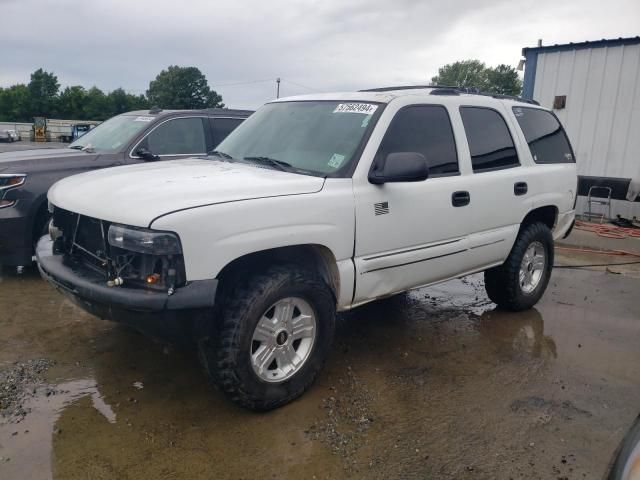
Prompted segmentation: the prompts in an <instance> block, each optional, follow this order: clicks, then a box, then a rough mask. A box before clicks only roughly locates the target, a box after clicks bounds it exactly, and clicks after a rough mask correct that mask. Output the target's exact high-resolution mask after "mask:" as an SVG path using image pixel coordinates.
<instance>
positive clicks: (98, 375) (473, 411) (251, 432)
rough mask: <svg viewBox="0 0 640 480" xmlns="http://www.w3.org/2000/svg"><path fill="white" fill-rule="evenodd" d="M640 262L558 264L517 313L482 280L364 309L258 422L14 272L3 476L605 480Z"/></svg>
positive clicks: (631, 366)
mask: <svg viewBox="0 0 640 480" xmlns="http://www.w3.org/2000/svg"><path fill="white" fill-rule="evenodd" d="M606 260H611V261H620V258H615V257H606V256H602V255H599V256H597V257H588V256H585V255H582V256H576V255H573V256H571V257H568V256H562V255H560V256H559V258H558V259H557V263H565V264H566V263H574V264H575V263H594V262H602V261H606ZM639 271H640V269H634V268H632V267H626V268H622V267H618V268H612V269H603V268H600V269H586V270H585V269H582V270H570V269H557V270H555V271H554V273H553V277H552V281H551V284H550V287H549V289H548V290H547V293H546V294H545V296H544V298H543V300H542V301H541V303H540V304H539V305H538V306H537V307H536V308H535V309H533V310H530V311H527V312H523V313H517V314H513V313H505V312H500V311H496V310H494V305H493V304H491V303H490V302H489V301H488V299H487V298H486V296H485V294H484V290H483V284H482V277H481V276H479V275H476V276H472V277H469V278H466V279H463V280H455V281H452V282H448V283H446V284H443V285H440V286H438V287H433V288H429V289H422V290H418V291H415V292H412V293H410V294H408V295H404V296H400V297H398V298H394V299H390V300H386V301H383V302H378V303H376V304H371V305H369V306H366V307H363V308H360V309H358V310H356V311H353V312H350V313H348V314H344V315H342V316H341V317H340V321H339V326H338V330H337V337H336V342H335V346H334V349H333V353H332V354H331V357H330V359H329V362H328V365H327V367H326V369H325V370H324V372H323V373H322V374H321V376H320V377H319V379H318V381H317V382H316V384H315V385H314V386H313V387H312V388H311V390H310V391H309V392H308V393H307V394H306V395H304V396H303V397H302V398H301V399H299V400H297V401H296V402H294V403H292V404H291V405H288V406H286V407H284V408H281V409H279V410H277V411H274V412H270V413H267V414H256V413H251V412H247V411H244V410H241V409H239V408H237V407H235V406H234V405H232V404H230V403H229V402H227V401H226V400H225V399H224V398H223V397H222V396H221V395H220V394H219V393H218V392H216V391H215V390H214V389H213V388H211V387H210V386H209V385H208V384H207V381H206V379H205V377H204V375H203V374H202V373H201V370H200V368H199V366H198V362H197V359H196V358H195V356H194V355H193V354H191V353H190V352H182V351H179V350H176V349H174V348H171V347H168V346H166V345H164V344H162V343H159V342H154V341H151V340H148V339H147V338H145V337H143V336H141V335H139V334H137V333H135V332H133V331H131V330H128V329H127V328H125V327H121V326H118V325H115V324H112V323H108V322H105V321H101V320H98V319H95V318H93V317H91V316H90V315H88V314H86V313H84V312H83V311H81V310H79V309H78V308H76V307H74V306H73V305H72V304H71V303H70V302H68V301H67V300H65V299H63V297H62V296H60V295H59V294H58V293H57V292H55V291H54V290H53V289H52V288H51V287H49V286H48V285H47V284H45V283H44V282H43V281H41V280H40V279H39V277H38V276H37V275H36V274H35V273H34V272H27V273H25V274H24V275H22V276H16V275H15V274H14V273H13V272H12V271H7V270H5V271H3V272H2V273H1V274H0V332H2V334H1V335H0V389H4V391H3V392H2V393H1V394H0V406H1V407H2V410H3V416H2V417H0V457H1V458H0V479H3V480H4V479H46V478H55V479H111V478H118V479H178V478H193V479H200V478H203V479H204V478H208V479H211V478H233V479H241V478H256V477H260V478H265V479H266V478H289V477H291V478H293V477H297V478H318V479H322V478H434V479H453V478H456V479H465V478H474V479H478V478H481V479H484V478H487V479H509V478H514V479H516V478H526V479H530V478H531V479H533V478H536V479H537V478H542V479H560V478H569V479H583V478H588V479H591V478H596V479H598V478H602V476H603V475H604V473H605V471H606V469H607V465H608V463H609V461H610V459H611V456H612V455H613V453H614V451H615V449H616V447H617V445H618V443H619V442H620V440H621V439H622V437H623V436H624V434H625V432H626V430H627V429H628V428H629V426H630V425H631V423H632V421H633V420H634V418H635V417H636V416H637V415H638V413H639V412H640V349H639V348H638V340H639V338H640V300H639V297H640V278H639V277H640V275H638V272H639ZM614 272H618V273H614ZM620 272H623V273H622V274H621V273H620Z"/></svg>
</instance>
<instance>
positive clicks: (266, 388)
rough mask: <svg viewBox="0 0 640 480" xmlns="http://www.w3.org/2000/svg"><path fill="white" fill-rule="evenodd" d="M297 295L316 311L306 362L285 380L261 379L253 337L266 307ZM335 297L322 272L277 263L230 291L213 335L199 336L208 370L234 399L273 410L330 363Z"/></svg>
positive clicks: (236, 401) (205, 365) (290, 398)
mask: <svg viewBox="0 0 640 480" xmlns="http://www.w3.org/2000/svg"><path fill="white" fill-rule="evenodd" d="M291 296H297V297H300V298H303V299H304V300H306V301H307V302H308V303H309V305H311V307H312V308H313V310H314V313H315V315H316V328H317V333H316V338H315V341H314V345H313V347H312V350H311V352H310V354H309V357H308V358H307V360H306V361H305V363H304V364H303V365H302V366H301V367H300V370H299V371H298V372H296V373H294V374H293V375H292V376H291V377H289V378H288V379H286V380H283V381H282V382H279V383H268V382H265V381H263V380H261V379H260V378H259V377H258V375H257V374H256V373H255V372H254V370H253V367H252V364H251V356H250V349H251V341H252V336H253V332H254V329H255V326H256V325H257V323H258V321H259V320H260V318H261V317H262V315H263V314H264V312H265V311H267V309H268V308H269V307H270V306H271V305H273V304H274V303H275V302H277V301H278V300H279V299H282V298H286V297H291ZM335 310H336V303H335V299H334V296H333V294H332V292H331V290H330V289H329V287H328V286H327V285H326V283H325V282H324V281H323V280H322V279H321V278H319V277H318V276H317V275H315V274H313V273H311V272H308V271H306V270H304V269H302V268H300V267H298V266H297V265H281V266H272V267H270V268H268V269H267V270H266V271H265V272H264V273H260V274H255V275H253V276H250V277H249V278H248V279H246V280H244V281H242V280H240V281H239V284H238V285H236V286H234V287H233V288H232V289H231V290H230V291H228V292H227V293H226V294H225V295H224V298H222V299H221V307H220V308H219V309H218V311H217V315H216V317H217V319H216V322H215V326H214V328H213V330H212V331H211V332H210V335H208V336H204V337H202V338H200V340H199V341H198V353H199V357H200V361H201V363H202V364H203V366H204V368H205V371H206V373H207V374H208V376H209V377H210V379H211V380H212V381H213V383H214V384H215V385H216V386H217V387H218V389H219V390H221V391H222V392H223V393H224V394H225V395H226V396H227V397H228V398H229V399H230V400H231V401H232V402H234V403H236V404H237V405H240V406H242V407H244V408H247V409H250V410H257V411H266V410H272V409H274V408H277V407H280V406H282V405H285V404H287V403H289V402H291V401H292V400H294V399H296V398H297V397H299V396H300V395H302V394H303V393H304V392H305V391H306V390H307V389H308V388H309V387H310V386H311V384H312V383H313V381H314V380H315V378H316V376H317V375H318V373H319V372H320V370H321V369H322V367H323V366H324V363H325V360H326V358H327V355H328V353H329V350H330V348H331V344H332V341H333V336H334V332H335V315H336V314H335Z"/></svg>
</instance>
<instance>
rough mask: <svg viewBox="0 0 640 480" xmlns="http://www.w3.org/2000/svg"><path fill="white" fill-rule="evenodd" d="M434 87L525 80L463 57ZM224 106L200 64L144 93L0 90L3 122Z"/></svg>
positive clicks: (502, 88)
mask: <svg viewBox="0 0 640 480" xmlns="http://www.w3.org/2000/svg"><path fill="white" fill-rule="evenodd" d="M431 83H432V85H448V86H456V87H464V88H472V89H478V90H480V91H483V92H488V93H498V94H503V95H520V92H521V90H522V81H521V80H520V78H519V77H518V72H517V71H516V69H515V68H513V67H510V66H508V65H498V66H497V67H487V66H486V65H485V64H484V63H482V62H481V61H479V60H462V61H459V62H455V63H451V64H448V65H445V66H443V67H441V68H440V69H439V70H438V75H436V76H434V77H433V78H432V79H431ZM152 106H158V107H160V108H165V109H198V108H214V107H224V103H222V97H221V96H220V95H218V93H216V92H215V91H214V90H211V88H210V87H209V84H208V82H207V78H206V77H205V76H204V75H203V74H202V72H201V71H200V70H199V69H198V68H196V67H179V66H177V65H172V66H170V67H168V68H167V69H166V70H162V71H161V72H160V73H159V74H158V75H157V76H156V78H155V79H154V80H152V81H151V82H150V83H149V88H148V90H147V91H146V93H145V94H144V95H134V94H131V93H127V92H125V91H124V90H123V89H122V88H117V89H115V90H113V91H111V92H109V93H105V92H103V91H102V90H100V89H99V88H98V87H91V88H89V89H86V88H84V87H82V86H80V85H74V86H70V87H65V88H64V89H62V90H60V84H59V83H58V78H57V77H56V76H55V74H54V73H52V72H46V71H44V70H43V69H42V68H39V69H38V70H36V71H35V72H33V73H32V74H31V80H30V81H29V83H28V84H26V85H25V84H18V85H13V86H11V87H8V88H0V121H9V122H31V121H33V117H36V116H41V117H47V118H66V119H74V120H106V119H107V118H109V117H112V116H114V115H117V114H119V113H123V112H128V111H131V110H144V109H147V108H150V107H152Z"/></svg>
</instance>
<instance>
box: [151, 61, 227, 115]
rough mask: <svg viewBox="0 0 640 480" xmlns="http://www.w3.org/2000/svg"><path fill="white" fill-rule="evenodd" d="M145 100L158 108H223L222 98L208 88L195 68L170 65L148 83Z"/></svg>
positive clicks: (203, 78) (205, 79) (204, 78)
mask: <svg viewBox="0 0 640 480" xmlns="http://www.w3.org/2000/svg"><path fill="white" fill-rule="evenodd" d="M147 98H148V99H149V103H150V104H151V105H157V106H158V107H160V108H167V109H182V108H214V107H223V106H224V104H223V103H222V97H221V96H220V95H218V94H217V93H216V92H215V91H213V90H211V89H210V88H209V84H208V82H207V78H206V77H205V76H204V75H203V74H202V72H201V71H200V70H199V69H197V68H196V67H179V66H177V65H172V66H170V67H169V68H167V69H166V70H162V71H161V72H160V73H159V74H158V76H157V77H156V79H155V80H152V81H151V83H149V90H147Z"/></svg>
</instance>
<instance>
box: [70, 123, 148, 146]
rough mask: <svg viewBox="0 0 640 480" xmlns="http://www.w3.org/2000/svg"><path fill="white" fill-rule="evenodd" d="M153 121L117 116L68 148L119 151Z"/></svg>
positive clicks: (90, 131)
mask: <svg viewBox="0 0 640 480" xmlns="http://www.w3.org/2000/svg"><path fill="white" fill-rule="evenodd" d="M154 119H155V117H145V116H138V115H118V116H117V117H113V118H110V119H109V120H107V121H106V122H103V123H101V124H100V125H98V126H97V127H96V128H94V129H92V130H89V131H88V132H87V133H85V134H84V135H82V137H80V138H79V139H78V140H76V141H75V142H73V143H72V144H71V145H69V148H75V149H78V150H80V149H83V148H84V149H92V150H95V151H96V152H104V153H114V152H117V151H120V150H121V149H122V148H123V147H124V146H125V145H126V144H128V143H129V141H131V139H132V138H133V137H135V136H136V135H137V134H138V133H139V132H140V131H141V130H142V129H144V128H145V127H146V126H147V125H149V122H152V121H153V120H154Z"/></svg>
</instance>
